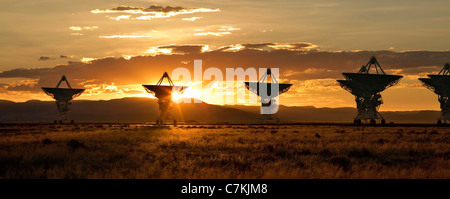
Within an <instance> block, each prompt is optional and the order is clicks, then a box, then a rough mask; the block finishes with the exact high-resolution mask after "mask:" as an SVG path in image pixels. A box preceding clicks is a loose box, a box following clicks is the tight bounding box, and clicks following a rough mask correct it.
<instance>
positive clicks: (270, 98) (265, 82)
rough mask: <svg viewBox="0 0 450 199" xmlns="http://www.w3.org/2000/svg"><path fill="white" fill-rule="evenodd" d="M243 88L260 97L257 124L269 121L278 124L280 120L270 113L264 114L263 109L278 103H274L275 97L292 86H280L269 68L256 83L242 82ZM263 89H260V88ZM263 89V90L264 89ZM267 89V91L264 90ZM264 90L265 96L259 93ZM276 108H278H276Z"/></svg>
mask: <svg viewBox="0 0 450 199" xmlns="http://www.w3.org/2000/svg"><path fill="white" fill-rule="evenodd" d="M244 83H245V87H246V88H247V89H248V90H249V91H251V92H253V93H255V94H256V95H258V96H259V97H260V102H261V118H260V119H259V121H258V122H259V123H269V122H271V121H275V122H276V123H280V119H279V118H278V117H277V116H276V115H275V114H274V113H272V112H270V111H269V112H268V113H265V111H264V108H268V107H270V106H271V105H272V103H278V102H277V101H276V97H278V96H279V95H281V94H283V93H285V92H287V91H288V90H289V88H291V86H292V84H280V83H278V81H277V79H276V78H275V77H274V76H273V75H272V71H271V70H270V68H268V69H267V70H266V72H265V73H264V75H263V76H262V77H261V78H260V79H259V81H258V82H244ZM261 87H262V88H263V89H260V88H261ZM264 87H265V88H264ZM266 89H267V90H266ZM272 89H273V90H275V89H278V90H275V93H272ZM264 90H266V94H265V95H263V94H264V93H260V92H261V91H262V92H264ZM277 108H278V107H277Z"/></svg>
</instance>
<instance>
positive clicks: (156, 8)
mask: <svg viewBox="0 0 450 199" xmlns="http://www.w3.org/2000/svg"><path fill="white" fill-rule="evenodd" d="M111 10H116V11H127V10H140V11H143V12H178V11H181V10H185V8H183V7H180V6H177V7H172V6H166V7H164V6H157V5H152V6H150V7H148V8H139V7H132V6H118V7H116V8H112V9H111Z"/></svg>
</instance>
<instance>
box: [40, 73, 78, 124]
mask: <svg viewBox="0 0 450 199" xmlns="http://www.w3.org/2000/svg"><path fill="white" fill-rule="evenodd" d="M62 82H65V83H66V84H67V87H68V88H59V86H60V85H61V83H62ZM42 90H43V91H44V92H45V94H47V95H49V96H50V97H52V98H53V99H55V100H56V106H57V108H58V112H59V114H58V119H57V120H58V121H59V123H62V122H63V121H68V120H69V116H68V112H69V110H70V108H69V105H70V104H71V103H70V101H71V100H72V99H74V98H76V97H78V96H80V95H81V93H83V91H84V89H75V88H72V87H71V86H70V84H69V81H67V78H66V76H65V75H63V76H62V77H61V80H59V82H58V84H57V85H56V87H55V88H50V87H42ZM55 122H56V121H55ZM71 122H73V120H72V121H71Z"/></svg>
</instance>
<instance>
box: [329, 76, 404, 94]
mask: <svg viewBox="0 0 450 199" xmlns="http://www.w3.org/2000/svg"><path fill="white" fill-rule="evenodd" d="M342 75H343V76H344V77H345V79H346V80H337V81H338V82H339V84H340V85H341V86H342V87H343V88H344V89H345V90H347V91H349V92H351V93H353V94H355V93H362V92H364V93H366V92H369V93H378V92H381V91H384V90H385V89H386V88H389V87H391V86H393V85H395V84H397V82H398V81H400V79H401V78H402V76H400V75H385V74H361V73H342Z"/></svg>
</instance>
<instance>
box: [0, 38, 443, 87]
mask: <svg viewBox="0 0 450 199" xmlns="http://www.w3.org/2000/svg"><path fill="white" fill-rule="evenodd" d="M154 50H155V52H165V53H161V54H155V55H154V56H136V57H131V58H128V59H124V58H103V59H96V60H92V59H90V60H89V62H86V63H82V62H70V63H69V64H67V65H58V66H55V67H49V68H32V69H13V70H7V71H3V72H1V73H0V78H29V79H38V83H37V84H38V86H49V85H53V84H54V82H56V81H57V80H58V79H59V77H60V76H61V75H64V74H65V75H67V76H68V77H69V78H70V79H71V80H72V81H73V82H74V83H73V84H74V85H77V84H78V85H81V84H80V83H81V82H84V81H88V80H93V81H94V82H96V83H110V82H115V83H116V85H126V84H141V83H149V82H153V81H156V80H157V79H158V78H159V77H160V75H161V74H162V73H163V72H165V71H168V72H171V71H172V70H173V69H175V68H177V67H187V68H188V69H190V70H191V72H192V69H193V60H194V59H202V60H203V65H204V66H203V68H204V69H205V68H207V67H218V68H220V69H222V71H225V68H227V67H233V68H236V67H242V68H248V67H255V68H260V67H277V68H280V78H281V79H283V80H285V81H304V80H314V79H327V78H331V79H338V78H341V73H342V72H357V70H358V69H359V68H360V67H361V66H362V65H364V64H366V63H367V61H368V60H369V58H370V56H376V57H377V58H378V61H379V62H380V64H381V65H382V67H383V68H384V69H385V70H386V71H387V72H389V73H393V74H403V75H417V76H419V75H425V74H427V73H433V72H435V73H436V72H438V70H439V69H440V68H441V67H442V66H443V65H444V63H446V62H448V61H449V60H450V52H449V51H406V52H394V51H357V52H345V51H343V52H333V51H321V50H319V49H317V46H316V45H313V44H310V43H285V44H280V43H257V44H250V43H247V44H235V45H229V46H226V47H221V48H218V49H217V50H205V45H169V46H159V47H155V48H154ZM30 90H33V89H30Z"/></svg>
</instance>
